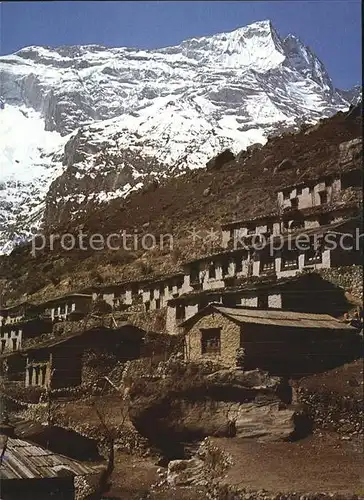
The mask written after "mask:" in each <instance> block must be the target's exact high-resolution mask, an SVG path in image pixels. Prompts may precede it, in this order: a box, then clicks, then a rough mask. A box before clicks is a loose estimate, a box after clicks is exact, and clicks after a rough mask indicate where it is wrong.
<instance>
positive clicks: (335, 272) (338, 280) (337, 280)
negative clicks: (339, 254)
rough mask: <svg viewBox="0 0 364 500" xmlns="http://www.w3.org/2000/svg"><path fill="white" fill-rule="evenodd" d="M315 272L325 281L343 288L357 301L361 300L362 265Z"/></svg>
mask: <svg viewBox="0 0 364 500" xmlns="http://www.w3.org/2000/svg"><path fill="white" fill-rule="evenodd" d="M316 272H317V273H318V274H320V275H321V276H322V277H323V278H324V279H326V280H327V281H330V282H331V283H334V284H335V285H338V286H339V287H341V288H343V289H344V290H345V292H347V293H349V294H350V295H351V296H353V297H354V298H355V299H357V300H358V301H359V302H363V266H342V267H335V268H331V269H320V270H317V271H316Z"/></svg>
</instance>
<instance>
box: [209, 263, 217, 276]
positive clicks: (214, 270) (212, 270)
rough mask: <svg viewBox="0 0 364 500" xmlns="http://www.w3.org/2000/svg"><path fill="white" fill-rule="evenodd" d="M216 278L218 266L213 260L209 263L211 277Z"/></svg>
mask: <svg viewBox="0 0 364 500" xmlns="http://www.w3.org/2000/svg"><path fill="white" fill-rule="evenodd" d="M215 278H216V268H215V263H214V262H211V263H210V264H209V279H215Z"/></svg>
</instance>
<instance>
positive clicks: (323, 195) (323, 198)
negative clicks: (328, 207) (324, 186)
mask: <svg viewBox="0 0 364 500" xmlns="http://www.w3.org/2000/svg"><path fill="white" fill-rule="evenodd" d="M319 197H320V204H321V205H323V204H325V203H327V192H326V191H320V192H319Z"/></svg>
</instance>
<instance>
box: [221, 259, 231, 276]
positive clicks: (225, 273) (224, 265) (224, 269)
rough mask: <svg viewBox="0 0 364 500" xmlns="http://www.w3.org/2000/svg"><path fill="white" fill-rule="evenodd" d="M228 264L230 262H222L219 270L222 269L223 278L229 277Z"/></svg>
mask: <svg viewBox="0 0 364 500" xmlns="http://www.w3.org/2000/svg"><path fill="white" fill-rule="evenodd" d="M229 264H230V262H229V261H228V260H224V261H223V262H222V264H221V269H222V275H223V276H229Z"/></svg>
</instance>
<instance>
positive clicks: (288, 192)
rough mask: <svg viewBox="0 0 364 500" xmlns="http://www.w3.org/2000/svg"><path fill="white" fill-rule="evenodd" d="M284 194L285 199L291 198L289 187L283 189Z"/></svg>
mask: <svg viewBox="0 0 364 500" xmlns="http://www.w3.org/2000/svg"><path fill="white" fill-rule="evenodd" d="M282 194H283V199H284V200H289V195H290V194H291V192H290V190H289V189H285V190H284V191H282Z"/></svg>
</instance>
